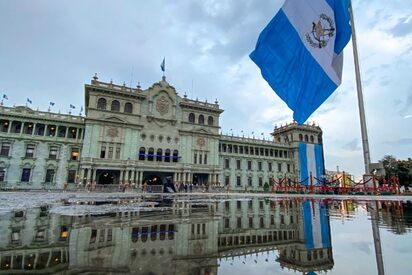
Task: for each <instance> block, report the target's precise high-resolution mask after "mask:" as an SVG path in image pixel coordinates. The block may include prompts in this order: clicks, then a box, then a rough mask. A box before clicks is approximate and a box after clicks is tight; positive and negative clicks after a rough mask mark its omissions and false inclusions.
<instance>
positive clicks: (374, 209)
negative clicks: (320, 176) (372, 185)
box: [349, 1, 385, 275]
mask: <svg viewBox="0 0 412 275" xmlns="http://www.w3.org/2000/svg"><path fill="white" fill-rule="evenodd" d="M349 14H350V24H351V28H352V46H353V59H354V62H355V75H356V88H357V92H358V93H357V94H358V105H359V118H360V124H361V133H362V147H363V160H364V164H365V174H369V165H370V163H371V159H370V152H369V141H368V131H367V128H366V118H365V106H364V102H363V93H362V81H361V75H360V66H359V55H358V45H357V42H356V32H355V21H354V19H353V17H354V16H353V8H352V1H349ZM369 206H370V207H369V210H370V213H371V222H372V234H373V243H374V247H375V257H376V265H377V268H378V274H379V275H384V274H385V270H384V266H383V256H382V245H381V238H380V233H379V226H378V219H379V215H378V211H379V209H378V203H377V202H376V203H375V205H373V204H372V203H371V204H370V205H369Z"/></svg>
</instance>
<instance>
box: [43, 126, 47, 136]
mask: <svg viewBox="0 0 412 275" xmlns="http://www.w3.org/2000/svg"><path fill="white" fill-rule="evenodd" d="M46 133H47V124H44V133H43V136H44V137H45V136H46Z"/></svg>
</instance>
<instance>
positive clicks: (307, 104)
mask: <svg viewBox="0 0 412 275" xmlns="http://www.w3.org/2000/svg"><path fill="white" fill-rule="evenodd" d="M349 20H350V18H349V0H311V1H308V0H286V1H285V3H284V5H283V7H282V8H281V9H280V11H279V12H278V13H277V14H276V15H275V17H274V18H273V19H272V20H271V21H270V23H269V24H268V25H267V26H266V27H265V29H264V30H263V31H262V32H261V34H260V35H259V39H258V41H257V44H256V48H255V50H254V51H253V52H252V53H251V54H250V58H251V59H252V60H253V61H254V62H255V63H256V65H257V66H258V67H259V68H260V70H261V73H262V76H263V78H264V79H265V80H266V81H267V82H268V83H269V85H270V86H271V87H272V89H273V90H274V91H275V92H276V93H277V94H278V95H279V97H280V98H281V99H282V100H283V101H284V102H285V103H286V104H287V105H288V106H289V108H290V109H292V110H293V111H294V114H293V118H294V120H296V121H297V122H298V123H304V122H305V121H306V120H307V118H308V117H309V116H310V115H311V114H312V113H313V112H314V111H315V110H316V109H317V108H318V107H319V106H320V105H321V104H322V103H323V102H324V101H325V100H326V99H327V98H328V97H329V96H330V95H331V94H332V93H333V92H334V91H335V90H336V88H337V87H338V86H339V85H340V83H341V79H342V66H343V49H344V47H345V46H346V44H347V43H348V41H349V39H350V36H351V28H350V24H349Z"/></svg>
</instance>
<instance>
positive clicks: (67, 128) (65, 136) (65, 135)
mask: <svg viewBox="0 0 412 275" xmlns="http://www.w3.org/2000/svg"><path fill="white" fill-rule="evenodd" d="M68 132H69V127H66V133H65V134H64V138H68V136H67V134H68Z"/></svg>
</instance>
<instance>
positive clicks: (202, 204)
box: [0, 197, 334, 274]
mask: <svg viewBox="0 0 412 275" xmlns="http://www.w3.org/2000/svg"><path fill="white" fill-rule="evenodd" d="M147 200H148V201H150V202H153V203H156V202H157V203H158V204H156V206H154V204H153V205H151V206H150V205H149V206H147V207H143V208H140V209H138V208H131V210H125V211H116V212H110V211H109V212H106V213H105V214H103V213H102V214H98V215H89V214H85V215H81V216H68V215H60V214H54V213H53V207H60V208H62V209H64V208H73V209H77V208H78V209H80V211H79V212H81V209H83V208H81V207H85V206H87V207H91V208H93V207H101V206H102V205H104V204H106V203H107V202H102V201H100V202H96V201H95V202H87V201H82V202H75V201H71V202H70V201H67V202H64V203H63V205H64V206H62V205H53V206H52V205H44V206H42V207H40V208H32V209H28V210H26V211H14V212H9V213H3V214H0V232H1V235H0V262H1V263H0V264H1V265H0V274H9V273H10V272H12V271H13V272H19V271H25V272H29V271H31V272H36V273H39V272H40V273H56V272H61V273H63V274H79V273H89V272H97V273H110V272H112V273H125V274H129V273H134V274H217V273H218V269H219V263H220V261H221V260H222V259H227V258H232V257H244V256H247V255H250V254H255V253H261V252H266V251H275V252H276V251H277V252H276V254H277V255H278V256H277V257H275V258H273V259H271V260H272V261H274V260H276V261H278V262H279V264H280V265H281V266H282V267H285V268H289V269H292V270H295V271H297V272H299V273H300V272H302V273H305V274H306V273H308V272H311V271H322V270H323V271H326V270H330V269H332V268H333V265H334V261H333V254H332V247H331V237H330V226H329V215H328V206H327V204H323V203H322V202H316V201H301V200H288V201H279V200H269V199H266V200H262V199H258V198H252V199H241V200H240V199H239V200H224V199H223V197H222V199H221V200H216V201H202V200H201V199H200V198H199V199H198V200H192V201H188V200H180V199H176V198H174V199H163V200H162V199H161V198H160V197H152V198H150V199H147ZM111 203H115V204H116V205H117V206H118V205H119V204H121V205H126V206H127V205H133V204H134V203H136V202H135V201H132V200H131V199H130V200H124V199H123V200H122V201H114V202H111ZM84 204H88V205H84ZM90 204H92V205H90ZM104 206H107V205H104ZM149 210H150V211H149Z"/></svg>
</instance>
